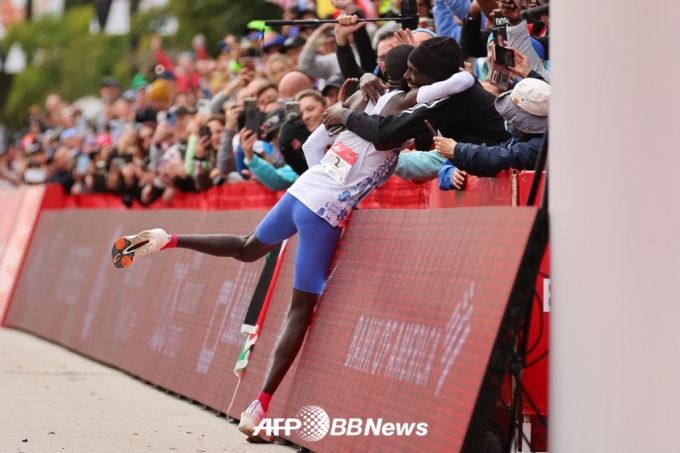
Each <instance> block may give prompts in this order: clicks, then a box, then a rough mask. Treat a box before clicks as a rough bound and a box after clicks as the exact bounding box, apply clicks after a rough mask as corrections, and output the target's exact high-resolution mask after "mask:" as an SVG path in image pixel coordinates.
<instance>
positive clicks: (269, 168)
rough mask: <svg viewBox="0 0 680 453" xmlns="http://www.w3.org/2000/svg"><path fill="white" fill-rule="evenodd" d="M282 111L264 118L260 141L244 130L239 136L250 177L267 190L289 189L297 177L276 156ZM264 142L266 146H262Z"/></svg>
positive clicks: (252, 133)
mask: <svg viewBox="0 0 680 453" xmlns="http://www.w3.org/2000/svg"><path fill="white" fill-rule="evenodd" d="M283 115H284V110H283V109H278V110H275V111H273V112H271V113H270V114H268V115H267V116H266V117H265V121H264V124H263V125H262V128H261V135H262V141H260V140H258V134H257V133H256V132H254V131H250V130H244V131H243V133H242V134H241V148H242V149H243V154H244V162H245V164H246V165H247V166H248V169H249V170H250V173H251V175H252V176H253V177H254V179H256V180H257V181H259V182H261V183H262V184H263V185H264V186H265V187H267V188H268V189H269V190H272V191H275V190H283V189H287V188H289V187H290V186H291V185H292V184H293V183H294V182H295V180H296V179H297V177H298V175H297V173H295V171H294V170H293V169H292V168H291V167H290V166H289V165H287V164H283V165H281V163H280V162H279V159H278V158H277V156H278V155H279V154H280V151H279V145H278V135H279V130H280V128H281V125H282V124H283ZM265 142H266V145H267V146H264V145H263V144H264V143H265Z"/></svg>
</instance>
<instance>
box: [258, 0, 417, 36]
mask: <svg viewBox="0 0 680 453" xmlns="http://www.w3.org/2000/svg"><path fill="white" fill-rule="evenodd" d="M417 8H418V7H417V3H416V0H401V14H400V15H399V17H389V18H388V17H383V18H378V19H359V22H386V21H389V20H393V21H395V22H401V26H402V28H404V29H406V28H408V29H411V30H415V29H416V28H418V9H417ZM337 23H338V21H337V20H335V19H307V20H266V21H264V24H265V25H267V26H269V27H278V26H281V25H320V24H337Z"/></svg>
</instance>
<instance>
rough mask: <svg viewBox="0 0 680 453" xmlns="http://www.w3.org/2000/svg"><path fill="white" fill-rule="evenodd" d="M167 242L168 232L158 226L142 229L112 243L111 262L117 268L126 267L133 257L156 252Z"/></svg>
mask: <svg viewBox="0 0 680 453" xmlns="http://www.w3.org/2000/svg"><path fill="white" fill-rule="evenodd" d="M167 243H168V233H166V232H165V231H164V230H162V229H160V228H155V229H153V230H146V231H142V232H141V233H139V234H137V235H135V236H123V237H122V238H118V239H117V240H116V242H114V243H113V249H112V250H111V257H112V258H113V264H114V265H115V266H116V267H117V268H119V269H122V268H124V267H128V266H129V265H130V264H132V261H133V260H134V259H135V258H138V257H140V256H142V255H146V254H147V253H152V252H157V251H158V250H160V249H162V248H163V247H165V245H166V244H167Z"/></svg>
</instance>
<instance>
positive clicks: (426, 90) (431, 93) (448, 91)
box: [416, 71, 475, 104]
mask: <svg viewBox="0 0 680 453" xmlns="http://www.w3.org/2000/svg"><path fill="white" fill-rule="evenodd" d="M474 84H475V78H474V76H473V75H472V74H470V73H469V72H467V71H460V72H457V73H455V74H454V75H452V76H451V77H449V78H448V79H446V80H444V81H443V82H436V83H433V84H432V85H426V86H422V87H420V88H419V89H418V95H417V98H416V102H418V103H419V104H420V103H422V102H432V101H436V100H437V99H440V98H447V97H449V96H451V95H453V94H456V93H460V92H461V91H465V90H467V89H469V88H471V87H472V85H474Z"/></svg>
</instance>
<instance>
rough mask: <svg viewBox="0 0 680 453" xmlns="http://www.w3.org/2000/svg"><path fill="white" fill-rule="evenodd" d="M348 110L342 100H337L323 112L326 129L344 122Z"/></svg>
mask: <svg viewBox="0 0 680 453" xmlns="http://www.w3.org/2000/svg"><path fill="white" fill-rule="evenodd" d="M347 110H348V109H346V108H345V107H343V106H342V102H336V103H335V104H334V105H333V106H331V108H329V109H328V110H326V111H325V112H323V125H324V126H325V127H326V130H328V128H329V127H331V126H333V125H335V124H342V116H343V115H344V114H345V112H346V111H347Z"/></svg>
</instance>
